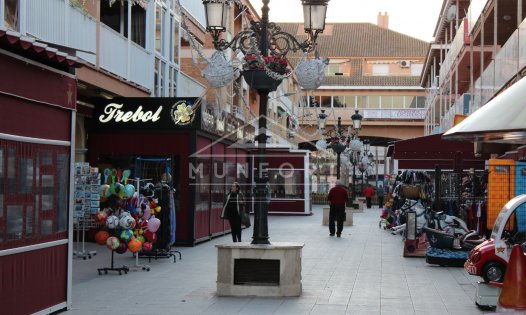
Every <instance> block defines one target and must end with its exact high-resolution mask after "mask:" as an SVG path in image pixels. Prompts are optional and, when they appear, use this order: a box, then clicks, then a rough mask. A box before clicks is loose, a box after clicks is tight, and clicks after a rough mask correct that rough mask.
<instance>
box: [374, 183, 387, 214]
mask: <svg viewBox="0 0 526 315" xmlns="http://www.w3.org/2000/svg"><path fill="white" fill-rule="evenodd" d="M376 196H377V197H378V207H379V208H380V209H383V208H384V196H385V192H384V187H383V186H382V185H378V188H376Z"/></svg>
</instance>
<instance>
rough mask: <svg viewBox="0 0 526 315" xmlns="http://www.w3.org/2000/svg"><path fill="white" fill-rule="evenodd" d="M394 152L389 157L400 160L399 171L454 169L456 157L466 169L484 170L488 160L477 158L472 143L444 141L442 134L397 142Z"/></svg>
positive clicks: (483, 157)
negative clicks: (436, 168) (437, 167)
mask: <svg viewBox="0 0 526 315" xmlns="http://www.w3.org/2000/svg"><path fill="white" fill-rule="evenodd" d="M388 151H389V150H388ZM392 151H393V153H392V155H389V154H388V156H392V157H393V158H394V159H395V160H398V168H399V169H413V170H417V169H429V170H431V169H435V167H436V166H437V165H440V167H441V168H451V169H452V168H453V167H454V165H455V157H457V158H458V159H459V160H460V159H461V164H462V165H461V167H462V168H464V169H467V168H474V169H484V167H485V161H486V159H487V157H486V156H481V157H475V155H474V152H473V151H474V146H473V143H472V142H468V141H447V140H443V139H442V135H441V134H436V135H430V136H425V137H419V138H413V139H407V140H400V141H396V142H395V143H394V145H393V150H392ZM457 152H460V153H457Z"/></svg>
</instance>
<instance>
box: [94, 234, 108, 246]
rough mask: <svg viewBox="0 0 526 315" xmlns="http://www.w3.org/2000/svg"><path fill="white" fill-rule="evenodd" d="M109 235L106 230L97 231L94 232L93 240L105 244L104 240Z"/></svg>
mask: <svg viewBox="0 0 526 315" xmlns="http://www.w3.org/2000/svg"><path fill="white" fill-rule="evenodd" d="M108 237H110V233H108V232H106V231H98V232H97V234H95V242H97V244H99V245H104V244H106V240H107V239H108Z"/></svg>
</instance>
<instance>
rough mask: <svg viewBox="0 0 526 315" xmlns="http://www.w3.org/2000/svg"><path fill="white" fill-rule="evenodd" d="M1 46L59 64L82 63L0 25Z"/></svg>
mask: <svg viewBox="0 0 526 315" xmlns="http://www.w3.org/2000/svg"><path fill="white" fill-rule="evenodd" d="M3 46H4V47H7V49H9V50H13V49H14V50H16V52H17V53H18V54H20V55H22V56H25V57H27V58H30V59H34V58H36V59H38V60H41V61H48V62H51V63H53V64H56V65H59V66H65V67H74V68H80V67H82V66H83V65H84V61H83V60H82V59H80V58H77V57H75V56H70V55H68V54H67V53H64V52H61V51H59V50H58V49H56V48H53V47H50V46H48V45H47V44H45V43H41V42H37V41H36V40H35V38H33V37H29V36H24V35H22V34H20V33H18V32H15V31H11V30H8V29H6V28H5V27H0V47H3Z"/></svg>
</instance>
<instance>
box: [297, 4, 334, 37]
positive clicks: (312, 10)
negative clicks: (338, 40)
mask: <svg viewBox="0 0 526 315" xmlns="http://www.w3.org/2000/svg"><path fill="white" fill-rule="evenodd" d="M302 2H303V3H302V4H303V22H304V25H305V32H307V33H310V32H312V31H318V32H320V33H321V32H323V30H324V29H325V16H326V15H327V2H328V0H325V1H323V0H321V1H319V0H316V1H312V0H311V1H305V0H304V1H302Z"/></svg>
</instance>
